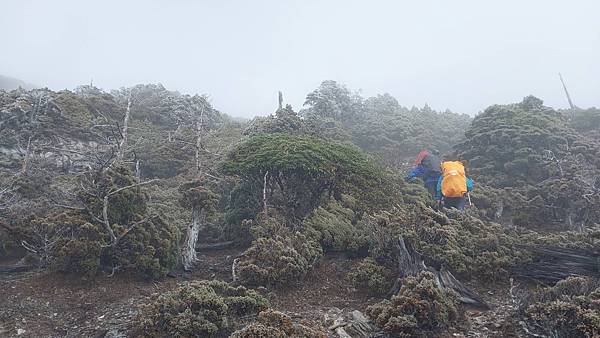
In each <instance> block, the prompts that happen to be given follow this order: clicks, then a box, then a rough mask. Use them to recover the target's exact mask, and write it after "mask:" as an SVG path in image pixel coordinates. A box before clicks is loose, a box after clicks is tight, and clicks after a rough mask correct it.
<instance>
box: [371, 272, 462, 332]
mask: <svg viewBox="0 0 600 338" xmlns="http://www.w3.org/2000/svg"><path fill="white" fill-rule="evenodd" d="M367 314H368V316H369V317H370V318H371V319H372V320H373V321H374V322H375V324H376V325H377V326H378V327H380V328H381V329H383V330H384V331H386V332H389V333H391V334H394V335H398V336H410V337H427V336H432V335H433V334H435V333H439V331H441V330H444V329H446V328H447V327H448V326H450V325H451V323H452V322H453V321H454V320H455V319H456V317H457V310H456V300H455V299H454V297H453V296H452V295H449V294H445V293H444V292H443V291H441V289H440V288H438V287H437V285H436V283H435V277H434V276H433V274H432V273H430V272H421V273H419V274H418V275H417V276H414V277H412V276H411V277H406V278H404V279H403V281H402V287H401V288H400V291H398V294H397V295H395V296H393V297H392V299H391V300H387V299H386V300H384V301H382V302H380V303H377V304H375V305H372V306H369V307H368V308H367Z"/></svg>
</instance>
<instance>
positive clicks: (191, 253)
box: [181, 206, 206, 271]
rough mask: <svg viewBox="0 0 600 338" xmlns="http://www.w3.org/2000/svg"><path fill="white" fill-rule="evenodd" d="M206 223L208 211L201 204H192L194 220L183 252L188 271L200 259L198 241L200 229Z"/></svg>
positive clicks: (189, 228)
mask: <svg viewBox="0 0 600 338" xmlns="http://www.w3.org/2000/svg"><path fill="white" fill-rule="evenodd" d="M205 223H206V213H205V212H204V211H203V209H202V208H201V207H199V206H192V222H191V224H190V225H189V226H188V228H187V231H186V236H185V242H184V246H183V250H182V252H181V256H182V260H183V268H184V269H185V270H187V271H189V270H191V269H192V268H193V267H194V264H195V263H196V262H197V261H198V252H197V251H196V243H197V242H198V236H199V235H200V230H201V229H202V227H203V225H204V224H205Z"/></svg>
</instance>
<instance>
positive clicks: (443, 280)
mask: <svg viewBox="0 0 600 338" xmlns="http://www.w3.org/2000/svg"><path fill="white" fill-rule="evenodd" d="M393 251H394V254H395V256H396V258H397V260H398V279H397V280H396V282H395V283H394V286H393V287H392V289H391V290H390V292H389V293H388V297H391V296H392V295H395V294H396V293H398V291H399V290H400V287H401V285H402V279H403V278H405V277H408V276H414V275H416V274H418V273H419V272H421V271H430V272H432V273H433V275H434V276H435V281H436V284H437V286H438V287H439V288H440V289H442V290H443V291H444V292H449V293H451V294H454V295H456V297H457V299H458V300H459V301H461V302H462V303H465V304H470V305H473V306H476V307H480V308H483V309H489V305H488V304H487V303H486V302H485V301H484V300H483V299H482V298H481V297H480V296H479V295H477V294H476V293H475V292H473V291H471V290H470V289H469V288H467V287H466V286H465V285H464V284H463V283H461V282H460V281H459V280H458V279H456V277H454V275H453V274H452V273H451V272H450V271H449V270H448V269H447V268H445V267H444V266H442V267H441V268H440V269H439V270H437V269H434V268H433V267H428V266H426V265H425V262H424V260H423V256H422V255H421V254H420V253H418V252H417V251H416V250H415V249H414V248H413V247H412V245H411V244H410V243H409V242H408V241H406V240H405V239H404V237H403V236H398V238H397V241H396V242H395V243H394V250H393Z"/></svg>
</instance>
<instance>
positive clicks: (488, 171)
mask: <svg viewBox="0 0 600 338" xmlns="http://www.w3.org/2000/svg"><path fill="white" fill-rule="evenodd" d="M465 135H466V139H465V141H464V142H462V143H459V144H458V145H457V146H456V147H455V151H456V153H457V155H458V157H459V158H461V159H463V160H466V161H467V162H468V169H469V174H470V175H471V176H472V177H473V178H474V179H475V180H476V181H477V182H481V183H484V184H487V185H490V186H493V187H495V188H506V189H505V190H504V192H503V193H502V195H501V196H498V197H497V198H502V201H501V202H502V203H503V211H504V212H505V213H506V214H507V215H509V216H510V218H511V219H512V220H510V221H512V222H513V223H514V224H515V225H521V226H540V225H544V226H546V225H549V224H561V225H564V227H565V228H570V229H576V228H582V227H586V226H591V225H593V224H594V223H598V222H599V221H600V218H598V217H599V215H598V214H597V213H596V212H594V210H598V207H599V206H600V204H598V203H599V198H598V194H597V186H596V185H597V183H596V182H597V181H598V178H599V177H600V161H599V160H598V159H599V158H600V157H599V156H598V154H599V153H600V145H599V144H598V143H597V142H595V141H594V140H592V139H589V138H586V137H585V136H583V135H581V134H580V133H578V132H577V131H576V130H575V129H573V128H571V127H570V126H569V122H568V121H567V119H566V118H565V116H564V115H563V114H561V113H559V112H557V111H555V110H553V109H551V108H548V107H545V106H543V102H542V101H541V100H539V99H537V98H535V97H532V96H529V97H526V98H525V99H524V100H523V101H522V102H520V103H516V104H510V105H494V106H491V107H489V108H488V109H486V110H485V112H484V113H483V114H480V115H478V116H477V117H476V118H475V119H474V120H473V123H472V124H471V126H470V127H469V129H468V130H467V131H466V133H465ZM497 202H498V201H497Z"/></svg>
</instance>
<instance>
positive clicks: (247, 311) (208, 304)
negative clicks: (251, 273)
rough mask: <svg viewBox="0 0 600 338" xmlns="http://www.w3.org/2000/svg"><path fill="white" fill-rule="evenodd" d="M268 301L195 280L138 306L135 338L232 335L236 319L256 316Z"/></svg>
mask: <svg viewBox="0 0 600 338" xmlns="http://www.w3.org/2000/svg"><path fill="white" fill-rule="evenodd" d="M267 306H268V303H267V300H266V299H265V298H263V297H262V296H260V295H259V294H258V293H256V292H255V291H252V290H247V289H246V288H244V287H241V286H238V287H232V286H230V285H229V284H227V283H225V282H222V281H216V280H213V281H196V282H191V283H188V284H185V285H182V286H180V287H179V288H177V289H175V290H173V291H169V292H166V293H163V294H154V295H152V296H151V297H150V298H149V299H147V300H146V302H145V303H144V304H142V305H141V306H140V312H139V314H138V316H137V317H136V318H135V319H134V330H133V332H134V336H136V337H165V336H176V337H217V336H222V335H224V334H226V333H228V332H231V329H232V321H234V320H235V319H236V318H239V317H242V316H247V315H251V314H255V313H258V312H259V311H261V310H265V309H266V308H267Z"/></svg>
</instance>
